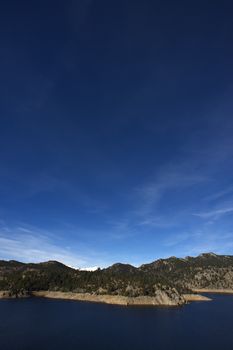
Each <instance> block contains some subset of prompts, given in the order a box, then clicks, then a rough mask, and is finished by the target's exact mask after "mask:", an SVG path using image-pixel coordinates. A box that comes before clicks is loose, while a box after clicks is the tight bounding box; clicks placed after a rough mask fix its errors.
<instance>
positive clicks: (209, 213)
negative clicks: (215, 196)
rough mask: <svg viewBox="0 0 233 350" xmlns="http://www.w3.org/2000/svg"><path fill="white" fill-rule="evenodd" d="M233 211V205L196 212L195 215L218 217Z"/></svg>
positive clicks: (204, 217)
mask: <svg viewBox="0 0 233 350" xmlns="http://www.w3.org/2000/svg"><path fill="white" fill-rule="evenodd" d="M232 212H233V207H229V208H223V209H216V210H212V211H207V212H202V213H194V214H193V215H194V216H198V217H200V218H202V219H218V218H219V217H221V216H223V215H225V214H229V213H232Z"/></svg>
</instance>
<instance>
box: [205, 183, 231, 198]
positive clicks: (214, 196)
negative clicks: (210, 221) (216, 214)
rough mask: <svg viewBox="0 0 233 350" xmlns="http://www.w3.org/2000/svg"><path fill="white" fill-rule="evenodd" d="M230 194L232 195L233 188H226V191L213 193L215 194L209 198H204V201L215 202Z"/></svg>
mask: <svg viewBox="0 0 233 350" xmlns="http://www.w3.org/2000/svg"><path fill="white" fill-rule="evenodd" d="M232 193H233V186H230V187H228V188H226V189H224V190H222V191H218V192H215V193H213V194H211V195H209V196H206V197H205V198H204V200H206V201H214V200H217V199H219V198H222V197H224V196H227V195H229V194H232Z"/></svg>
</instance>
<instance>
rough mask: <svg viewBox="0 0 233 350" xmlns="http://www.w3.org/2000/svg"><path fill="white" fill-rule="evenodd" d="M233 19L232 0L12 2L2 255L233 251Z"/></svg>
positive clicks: (2, 147)
mask: <svg viewBox="0 0 233 350" xmlns="http://www.w3.org/2000/svg"><path fill="white" fill-rule="evenodd" d="M232 18H233V4H232V1H205V0H202V1H187V0H184V1H174V0H170V1H167V0H162V1H155V0H153V1H149V0H143V1H142V0H140V1H138V0H130V1H126V0H122V1H121V0H118V1H109V0H106V1H102V0H98V1H97V0H96V1H95V0H79V1H78V0H77V1H75V0H66V1H65V0H63V1H59V0H56V1H52V0H46V1H44V0H35V1H31V0H28V1H25V0H20V1H19V0H15V1H13V0H3V1H1V5H0V32H1V39H0V76H1V79H0V93H1V99H0V118H1V123H0V258H2V259H18V260H21V261H41V260H48V259H56V260H60V261H63V262H65V263H67V264H69V265H72V266H77V267H90V266H95V265H98V266H106V265H109V264H111V263H114V262H117V261H122V262H129V263H132V264H136V265H138V264H141V263H143V262H147V261H151V260H154V259H156V258H158V257H166V256H170V255H177V256H186V255H195V254H199V253H201V252H205V251H215V252H218V253H229V254H232V253H233V229H232V224H233V138H232V135H233V115H232V112H233V99H232V96H233V65H232V62H233V21H232Z"/></svg>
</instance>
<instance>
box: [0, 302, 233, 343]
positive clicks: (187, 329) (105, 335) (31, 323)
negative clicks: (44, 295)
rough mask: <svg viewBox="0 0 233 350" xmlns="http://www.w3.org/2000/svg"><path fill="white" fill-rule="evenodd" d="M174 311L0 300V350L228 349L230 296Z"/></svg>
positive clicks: (232, 316) (232, 324)
mask: <svg viewBox="0 0 233 350" xmlns="http://www.w3.org/2000/svg"><path fill="white" fill-rule="evenodd" d="M210 297H211V298H213V301H212V302H193V303H191V304H188V305H186V306H183V307H178V308H153V307H119V306H113V305H105V304H93V303H86V302H77V301H63V300H49V299H39V298H30V299H19V300H0V349H1V350H47V349H48V350H65V349H66V350H76V349H79V350H95V349H96V350H105V349H106V350H131V349H133V350H162V349H164V350H165V349H166V350H194V349H195V350H196V349H198V350H208V349H211V350H219V349H224V350H232V349H233V296H232V295H228V296H226V295H210Z"/></svg>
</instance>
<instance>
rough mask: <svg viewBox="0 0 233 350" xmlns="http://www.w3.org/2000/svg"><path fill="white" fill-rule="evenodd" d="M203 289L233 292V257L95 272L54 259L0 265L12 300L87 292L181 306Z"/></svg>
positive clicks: (2, 287)
mask: <svg viewBox="0 0 233 350" xmlns="http://www.w3.org/2000/svg"><path fill="white" fill-rule="evenodd" d="M202 289H208V290H211V289H214V290H219V291H221V290H233V256H231V255H217V254H215V253H203V254H200V255H198V256H196V257H186V258H177V257H174V256H171V257H169V258H167V259H157V260H155V261H152V262H151V263H147V264H142V265H141V266H139V267H135V266H133V265H130V264H123V263H115V264H113V265H111V266H109V267H107V268H104V269H98V270H96V271H84V270H79V269H74V268H71V267H68V266H66V265H64V264H62V263H60V262H58V261H46V262H42V263H21V262H18V261H14V260H10V261H4V260H1V261H0V291H8V294H9V295H11V296H13V297H22V296H26V295H31V294H33V293H35V292H38V291H46V292H50V293H52V292H60V293H73V294H75V293H76V294H78V293H79V294H80V293H81V294H85V293H86V294H89V295H96V296H98V295H99V296H100V295H102V296H103V295H108V296H119V297H121V296H122V297H126V298H139V297H150V298H157V299H156V300H167V301H166V302H167V303H168V304H169V305H171V304H174V303H175V304H176V303H177V304H182V303H183V302H184V300H183V297H182V296H183V295H184V294H186V295H187V294H189V295H191V294H192V293H193V290H202ZM111 299H112V298H111ZM130 300H131V299H130Z"/></svg>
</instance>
